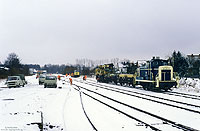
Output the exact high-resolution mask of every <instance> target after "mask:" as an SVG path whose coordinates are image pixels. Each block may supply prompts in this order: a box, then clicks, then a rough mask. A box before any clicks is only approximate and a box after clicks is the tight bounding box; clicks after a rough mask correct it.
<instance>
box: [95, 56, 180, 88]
mask: <svg viewBox="0 0 200 131" xmlns="http://www.w3.org/2000/svg"><path fill="white" fill-rule="evenodd" d="M140 62H141V61H138V62H137V63H136V64H134V63H128V62H127V63H123V65H124V67H123V68H122V69H119V68H118V69H117V68H115V67H114V65H113V64H105V65H100V66H99V67H98V68H97V69H96V70H95V75H96V79H97V81H98V82H104V83H115V84H120V85H122V86H123V85H125V84H126V85H132V86H133V87H135V86H136V85H141V86H142V87H143V88H144V89H145V90H165V91H167V90H169V89H171V88H172V87H177V86H178V83H179V77H178V76H177V75H176V73H174V72H173V67H172V66H170V65H169V64H168V60H163V59H160V58H159V57H156V58H155V57H153V58H152V59H151V60H148V61H143V62H142V63H140Z"/></svg>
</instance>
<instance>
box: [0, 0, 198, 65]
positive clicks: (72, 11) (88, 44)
mask: <svg viewBox="0 0 200 131" xmlns="http://www.w3.org/2000/svg"><path fill="white" fill-rule="evenodd" d="M199 7H200V0H0V62H3V61H4V60H5V59H6V57H7V56H8V54H9V53H11V52H15V53H17V54H18V55H19V56H20V58H21V59H22V63H38V64H45V63H52V64H62V63H75V59H77V58H89V59H93V60H97V59H107V58H108V59H109V58H116V57H118V58H128V59H131V60H137V59H150V58H151V57H152V56H155V55H157V56H161V57H163V58H164V57H165V56H167V55H169V54H171V53H172V51H173V50H179V51H181V52H183V53H185V54H191V53H194V54H195V53H196V54H199V53H200V8H199Z"/></svg>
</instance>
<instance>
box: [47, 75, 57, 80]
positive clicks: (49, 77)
mask: <svg viewBox="0 0 200 131" xmlns="http://www.w3.org/2000/svg"><path fill="white" fill-rule="evenodd" d="M46 80H56V77H55V76H47V77H46Z"/></svg>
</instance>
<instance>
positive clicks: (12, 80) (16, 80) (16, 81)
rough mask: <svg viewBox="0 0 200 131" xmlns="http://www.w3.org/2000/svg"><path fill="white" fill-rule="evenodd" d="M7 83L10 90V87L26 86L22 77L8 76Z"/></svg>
mask: <svg viewBox="0 0 200 131" xmlns="http://www.w3.org/2000/svg"><path fill="white" fill-rule="evenodd" d="M6 83H7V86H8V87H9V88H10V87H20V86H23V87H24V85H25V84H24V82H23V80H22V79H21V78H20V76H8V79H7V82H6Z"/></svg>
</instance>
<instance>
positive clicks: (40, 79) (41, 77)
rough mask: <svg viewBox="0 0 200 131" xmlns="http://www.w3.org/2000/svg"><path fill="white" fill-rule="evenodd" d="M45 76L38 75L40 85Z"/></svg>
mask: <svg viewBox="0 0 200 131" xmlns="http://www.w3.org/2000/svg"><path fill="white" fill-rule="evenodd" d="M45 78H46V76H45V75H40V76H39V85H42V84H43V83H44V81H45Z"/></svg>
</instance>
